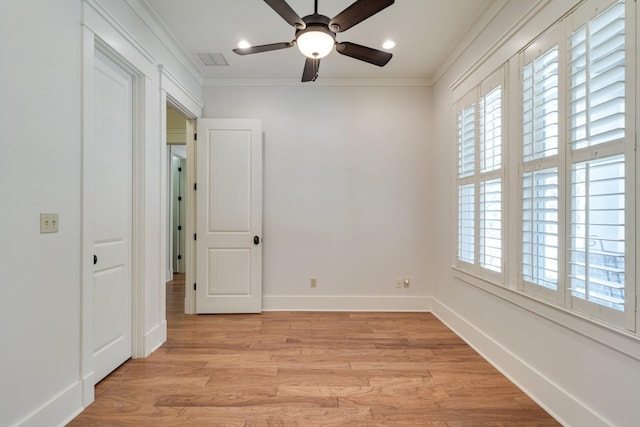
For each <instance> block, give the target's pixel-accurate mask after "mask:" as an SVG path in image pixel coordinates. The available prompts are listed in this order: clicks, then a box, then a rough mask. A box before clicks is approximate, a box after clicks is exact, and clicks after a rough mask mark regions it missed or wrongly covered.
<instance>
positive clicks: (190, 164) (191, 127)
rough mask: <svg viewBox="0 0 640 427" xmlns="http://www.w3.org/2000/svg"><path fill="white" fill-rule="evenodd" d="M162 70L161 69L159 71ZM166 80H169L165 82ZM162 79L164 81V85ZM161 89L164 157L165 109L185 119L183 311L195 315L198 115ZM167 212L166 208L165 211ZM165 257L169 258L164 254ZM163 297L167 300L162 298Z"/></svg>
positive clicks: (168, 219) (165, 201)
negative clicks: (194, 237)
mask: <svg viewBox="0 0 640 427" xmlns="http://www.w3.org/2000/svg"><path fill="white" fill-rule="evenodd" d="M161 71H162V70H161ZM166 80H169V79H166ZM166 80H165V79H163V81H164V82H166ZM162 86H163V90H162V93H161V105H163V109H162V115H161V128H162V129H163V131H162V146H163V147H165V150H166V151H165V156H166V157H167V158H169V157H170V150H171V146H170V145H169V144H167V131H166V126H167V114H166V107H168V106H171V108H173V109H174V110H176V111H178V112H179V113H180V114H182V115H183V116H184V117H185V119H186V120H185V121H186V128H185V146H186V149H187V158H186V159H185V167H186V169H187V172H186V174H185V194H184V203H185V225H184V228H185V248H184V251H185V252H184V258H185V260H186V261H185V262H184V269H185V280H184V291H185V292H184V295H185V297H184V312H185V314H195V313H196V293H195V289H193V284H194V283H195V278H196V260H195V257H196V253H197V252H196V241H195V240H194V239H192V238H191V237H190V236H193V235H195V232H196V194H195V191H196V190H195V184H196V176H197V175H196V164H197V162H196V140H195V134H196V129H197V115H196V114H194V112H193V111H191V110H190V109H189V108H187V107H185V106H184V105H182V103H181V101H179V100H177V99H176V98H174V97H173V96H171V95H170V94H169V93H167V92H166V90H167V88H166V87H165V86H168V87H171V85H170V84H169V85H166V84H165V85H162ZM195 108H198V109H200V110H201V109H202V106H195ZM168 168H169V165H168V163H167V162H165V171H164V172H163V174H164V178H163V182H164V183H165V184H166V186H167V187H166V188H165V189H164V191H163V192H162V194H163V195H164V198H165V200H164V202H163V206H168V203H169V197H170V194H171V189H170V188H169V180H168V176H169V171H168ZM167 210H168V209H167ZM170 220H171V219H170V218H169V216H168V215H166V218H165V221H166V224H167V227H165V228H166V229H167V236H166V237H165V245H166V246H165V248H169V246H170V245H169V243H168V241H167V240H166V239H169V238H171V236H170V233H169V231H168V230H169V228H168V225H169V223H170ZM165 253H167V254H168V250H165ZM167 256H168V255H167ZM164 265H168V264H167V260H165V261H164ZM165 298H166V297H165Z"/></svg>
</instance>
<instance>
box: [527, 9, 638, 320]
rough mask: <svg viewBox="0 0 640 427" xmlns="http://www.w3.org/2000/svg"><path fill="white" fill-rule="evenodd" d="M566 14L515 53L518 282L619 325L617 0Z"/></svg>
mask: <svg viewBox="0 0 640 427" xmlns="http://www.w3.org/2000/svg"><path fill="white" fill-rule="evenodd" d="M590 12H591V13H590ZM575 15H576V16H572V17H571V19H570V20H569V22H570V23H571V24H572V26H573V27H574V28H570V29H569V30H570V31H569V34H570V35H569V37H568V39H566V40H563V39H562V37H561V36H560V34H563V33H562V32H561V31H550V32H549V33H547V34H545V35H544V36H543V37H541V39H540V40H538V41H537V42H536V43H535V44H533V45H532V46H531V47H530V48H529V49H526V50H525V51H523V53H522V54H521V56H522V58H523V60H522V61H521V64H522V66H521V71H520V74H521V88H520V89H521V112H522V116H521V117H522V126H521V147H520V149H521V150H520V182H521V193H520V194H521V209H522V210H521V268H520V283H521V288H522V289H523V290H524V291H525V292H531V293H534V294H536V295H538V296H541V297H544V298H547V299H550V300H552V301H554V302H557V303H559V304H563V305H566V306H568V307H570V308H573V309H575V310H579V311H582V312H584V313H586V314H589V315H593V316H597V317H598V318H600V319H602V320H605V321H607V322H610V323H613V324H617V325H619V326H623V325H625V324H626V325H627V326H628V325H629V324H630V322H629V321H628V319H631V318H632V317H633V316H632V315H631V316H625V314H624V313H625V310H627V300H626V291H627V286H626V275H625V271H626V268H625V265H626V264H625V262H626V259H627V256H626V254H627V252H628V251H629V249H630V248H629V246H628V245H627V242H626V236H627V230H626V228H625V223H626V219H625V218H626V215H627V214H630V211H631V210H632V206H630V205H627V202H626V198H625V188H626V185H627V177H626V176H625V169H626V158H627V154H626V150H627V149H628V146H629V143H628V141H627V140H626V135H627V131H626V111H627V108H626V105H627V102H626V101H627V100H626V92H627V89H626V87H627V84H628V83H627V81H626V80H625V73H626V69H625V67H626V64H627V61H626V52H625V43H626V41H625V40H626V32H625V3H624V1H614V2H609V4H608V5H607V7H598V8H594V7H592V6H589V3H587V6H586V7H584V8H582V9H579V13H576V14H575ZM564 57H566V58H567V63H566V64H564V63H563V59H562V58H564ZM564 82H566V84H565V83H564ZM563 95H564V96H565V97H566V103H565V105H561V103H560V102H559V100H560V99H561V97H562V96H563ZM562 236H566V238H562ZM628 308H629V311H631V312H633V311H634V309H633V307H630V304H629V307H628ZM625 319H627V320H625Z"/></svg>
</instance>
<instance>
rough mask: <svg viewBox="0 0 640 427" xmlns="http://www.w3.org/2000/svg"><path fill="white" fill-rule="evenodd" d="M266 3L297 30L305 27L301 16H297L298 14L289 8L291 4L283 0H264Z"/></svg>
mask: <svg viewBox="0 0 640 427" xmlns="http://www.w3.org/2000/svg"><path fill="white" fill-rule="evenodd" d="M264 2H265V3H266V4H268V5H269V6H271V9H273V10H275V11H276V13H277V14H278V15H280V16H281V17H282V19H284V20H285V21H287V22H288V23H289V25H292V26H294V27H296V28H297V29H299V30H304V29H305V28H306V27H307V24H305V23H304V21H303V20H302V18H300V17H299V16H298V14H297V13H296V12H295V11H294V10H293V9H291V6H289V4H288V3H287V2H286V1H284V0H264Z"/></svg>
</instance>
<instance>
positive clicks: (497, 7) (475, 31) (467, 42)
mask: <svg viewBox="0 0 640 427" xmlns="http://www.w3.org/2000/svg"><path fill="white" fill-rule="evenodd" d="M507 3H509V0H492V1H490V2H488V3H487V4H486V5H485V6H484V8H483V9H482V11H481V12H480V13H478V18H477V19H476V22H475V24H473V25H472V26H471V27H470V28H469V29H468V30H467V32H466V33H464V34H462V36H461V37H459V38H458V41H457V42H455V43H454V44H453V48H452V49H451V51H450V53H449V55H448V56H447V57H446V58H445V60H444V61H443V62H442V64H441V65H440V66H439V67H438V69H437V70H436V72H435V74H434V76H433V78H432V80H433V84H434V85H435V84H436V83H438V81H439V80H440V78H441V77H442V76H443V75H444V74H446V72H447V71H448V70H449V68H451V66H452V65H453V64H454V63H455V62H456V61H457V60H458V59H459V58H460V57H461V56H462V55H463V54H464V52H465V51H466V50H467V49H468V48H469V46H471V44H472V43H473V41H474V40H475V39H476V37H478V36H479V35H481V34H482V32H484V31H485V30H486V29H487V27H489V26H490V25H491V23H492V22H493V20H494V19H495V17H496V16H497V15H498V14H499V13H500V12H501V11H502V9H504V7H505V6H506V5H507Z"/></svg>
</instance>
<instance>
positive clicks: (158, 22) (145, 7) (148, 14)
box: [125, 0, 204, 83]
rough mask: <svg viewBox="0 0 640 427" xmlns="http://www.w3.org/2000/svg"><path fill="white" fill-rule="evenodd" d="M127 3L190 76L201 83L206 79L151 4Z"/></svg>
mask: <svg viewBox="0 0 640 427" xmlns="http://www.w3.org/2000/svg"><path fill="white" fill-rule="evenodd" d="M125 1H126V3H127V5H129V7H130V8H131V10H133V11H134V12H135V13H136V15H138V17H139V18H140V20H142V22H144V24H145V25H146V26H147V28H148V29H149V30H150V31H151V33H153V35H155V36H156V37H157V38H158V41H160V43H162V45H163V46H164V47H165V48H166V49H167V51H168V52H170V53H171V55H172V56H173V57H174V58H175V59H176V60H177V62H178V63H180V65H182V66H183V67H185V69H186V70H187V71H188V72H189V74H191V76H192V77H194V78H195V79H196V80H197V81H198V82H199V83H200V82H201V80H202V79H203V77H204V73H203V71H202V69H201V68H200V67H199V65H198V63H197V62H196V60H195V58H193V56H191V55H189V53H188V52H187V50H186V49H185V48H184V46H183V45H182V43H180V40H178V38H177V37H176V36H175V35H174V34H173V33H172V32H171V31H170V30H169V27H168V26H167V24H166V23H165V22H164V21H163V20H162V19H161V18H160V17H159V16H158V14H157V13H156V11H155V10H154V9H153V8H152V7H151V6H150V5H149V3H148V2H147V1H146V0H125ZM176 47H177V49H176Z"/></svg>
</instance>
